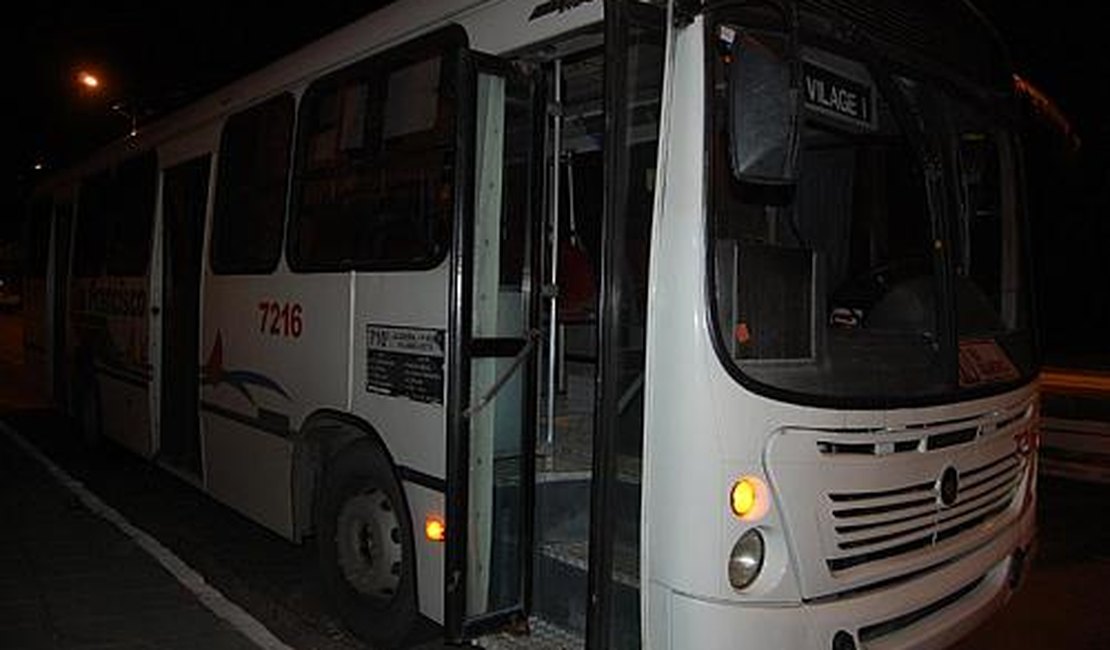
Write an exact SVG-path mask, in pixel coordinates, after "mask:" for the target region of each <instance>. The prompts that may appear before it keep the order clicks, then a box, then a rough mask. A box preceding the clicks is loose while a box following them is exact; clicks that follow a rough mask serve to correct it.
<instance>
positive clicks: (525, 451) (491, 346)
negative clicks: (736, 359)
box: [445, 53, 542, 639]
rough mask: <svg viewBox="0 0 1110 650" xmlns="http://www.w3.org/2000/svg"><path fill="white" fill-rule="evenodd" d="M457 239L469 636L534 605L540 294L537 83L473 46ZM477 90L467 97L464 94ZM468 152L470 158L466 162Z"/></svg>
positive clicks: (455, 400)
mask: <svg viewBox="0 0 1110 650" xmlns="http://www.w3.org/2000/svg"><path fill="white" fill-rule="evenodd" d="M464 66H465V68H466V73H467V74H464V75H463V77H462V78H463V80H464V81H463V83H462V84H461V86H462V87H463V88H467V89H469V91H470V92H469V98H464V99H462V100H461V103H460V105H461V107H462V108H461V110H460V114H461V117H462V119H461V124H462V128H461V129H460V134H461V136H460V137H462V138H466V139H468V140H469V142H468V143H467V145H468V146H464V147H460V149H461V150H462V151H468V152H470V155H469V156H466V157H464V159H463V160H460V164H459V170H458V178H460V179H462V180H461V181H460V182H461V183H462V188H463V189H462V191H460V192H459V193H458V196H459V197H460V199H459V201H460V204H461V206H462V207H461V209H459V210H458V214H459V215H460V218H459V221H458V223H456V228H455V232H456V233H457V234H456V237H455V242H454V279H453V286H452V292H453V294H454V299H453V300H452V303H451V304H452V306H453V313H452V314H451V320H452V331H453V348H452V355H451V356H452V359H453V360H454V363H453V364H452V369H451V388H450V390H449V407H448V408H449V411H448V413H449V415H448V421H449V431H450V433H449V436H448V446H447V453H448V506H447V521H448V522H449V525H448V537H447V556H446V576H447V577H446V582H447V584H446V616H445V623H446V626H445V627H446V632H447V636H448V638H451V639H462V638H465V637H472V636H474V635H476V634H480V633H481V632H482V631H483V630H485V629H491V628H495V627H501V626H503V625H505V624H506V623H508V622H510V621H512V620H514V619H519V617H521V616H522V615H523V614H524V612H526V611H527V609H528V606H527V599H528V596H529V591H530V586H529V585H530V577H531V576H530V571H531V554H530V552H529V549H530V547H531V534H532V520H531V517H530V513H531V501H532V490H533V485H534V479H533V476H534V462H535V460H534V456H533V454H532V451H533V436H534V431H535V421H536V409H535V400H534V399H533V398H532V396H534V395H535V392H536V384H535V378H536V373H537V355H536V354H535V352H536V350H537V349H538V343H539V337H538V335H537V314H538V297H539V296H538V293H539V292H538V290H537V287H538V285H537V281H538V277H537V273H536V272H535V269H534V262H535V257H536V255H535V253H536V246H535V244H534V242H535V239H536V237H537V232H536V231H537V230H538V227H537V224H538V220H537V219H536V218H535V215H534V213H533V209H534V206H536V205H538V200H537V197H538V196H539V194H538V191H539V190H538V187H537V185H538V183H537V174H536V165H535V162H534V161H535V160H536V158H541V159H542V154H539V153H538V151H539V148H540V146H542V145H540V144H539V143H538V142H537V138H536V133H537V130H536V124H535V115H536V96H537V94H536V84H535V83H534V81H533V79H532V78H531V77H530V76H529V75H526V74H524V73H523V72H521V71H520V70H517V69H516V68H514V67H512V66H511V65H509V64H507V63H506V62H503V61H500V60H498V59H495V58H493V57H488V56H484V55H480V54H477V53H467V54H466V55H465V57H464ZM466 94H467V93H464V97H465V95H466ZM465 158H468V159H465Z"/></svg>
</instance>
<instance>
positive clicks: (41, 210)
mask: <svg viewBox="0 0 1110 650" xmlns="http://www.w3.org/2000/svg"><path fill="white" fill-rule="evenodd" d="M53 208H54V206H53V203H51V201H50V199H49V198H45V199H37V200H36V201H35V202H34V203H32V204H31V219H30V221H29V222H28V223H27V258H26V259H27V264H26V269H25V270H26V273H27V277H29V278H45V277H46V267H47V263H48V261H49V256H50V215H51V212H52V211H53Z"/></svg>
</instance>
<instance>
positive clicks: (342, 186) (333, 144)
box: [289, 45, 455, 271]
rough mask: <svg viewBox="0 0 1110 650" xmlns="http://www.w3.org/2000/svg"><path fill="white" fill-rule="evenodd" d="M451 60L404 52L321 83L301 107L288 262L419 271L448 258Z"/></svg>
mask: <svg viewBox="0 0 1110 650" xmlns="http://www.w3.org/2000/svg"><path fill="white" fill-rule="evenodd" d="M449 61H450V59H449V58H448V57H447V56H446V55H445V53H444V52H443V47H442V46H440V47H439V48H438V49H436V48H429V47H428V46H415V47H414V46H411V45H410V46H402V49H400V50H397V51H394V52H390V53H386V54H384V55H380V56H378V57H374V58H371V59H368V60H365V61H361V62H359V63H356V64H354V65H353V66H351V67H349V68H347V69H344V70H341V71H339V72H337V73H335V74H333V75H331V76H329V77H326V78H324V79H321V80H319V81H318V82H316V83H315V84H313V85H312V87H311V88H309V90H308V92H307V93H306V95H305V99H304V101H303V102H302V104H301V117H300V127H299V135H298V147H297V152H298V153H297V166H296V171H295V175H294V178H295V181H294V187H295V193H294V200H293V205H294V208H293V216H292V219H291V222H290V242H289V263H290V266H291V267H292V268H294V269H295V270H298V271H345V270H352V269H355V270H390V269H421V268H431V267H433V266H435V265H437V264H438V263H439V262H440V261H441V260H442V259H443V257H444V256H445V254H446V252H447V247H448V243H449V240H450V222H451V215H452V212H453V210H452V206H453V199H454V190H453V184H452V180H453V177H454V156H455V146H454V145H455V143H454V138H455V126H454V105H453V84H454V79H453V75H451V74H450V72H449V71H450V70H451V69H452V66H451V65H450V64H449Z"/></svg>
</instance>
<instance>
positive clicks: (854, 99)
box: [709, 25, 1033, 404]
mask: <svg viewBox="0 0 1110 650" xmlns="http://www.w3.org/2000/svg"><path fill="white" fill-rule="evenodd" d="M722 29H725V30H728V31H723V32H722V34H727V35H728V36H729V37H730V38H732V37H733V36H732V34H731V33H729V32H733V31H737V30H741V28H740V27H737V26H735V25H729V26H727V27H725V26H722ZM722 51H723V50H722ZM711 60H712V61H713V62H712V65H713V66H714V67H715V70H713V77H712V78H713V80H714V86H713V87H714V97H713V98H712V99H713V102H714V105H713V111H712V112H713V119H712V120H711V125H712V127H711V128H712V129H713V133H712V136H711V140H710V142H711V143H712V147H711V152H710V157H711V160H710V169H711V170H712V179H711V195H710V196H711V201H710V210H711V217H710V224H709V225H710V236H711V242H710V255H711V259H710V261H709V262H710V268H711V275H710V282H711V298H712V300H713V302H714V305H713V309H714V310H715V316H716V318H715V322H716V325H717V334H718V341H719V343H720V348H721V349H722V350H723V351H724V352H725V354H726V356H727V357H728V361H729V363H730V364H731V365H732V366H733V367H734V368H735V369H736V370H738V371H739V372H740V373H741V376H742V378H744V379H749V380H754V382H755V383H756V384H757V385H763V386H766V387H770V388H772V389H777V390H779V391H787V392H789V393H792V394H796V395H797V394H800V395H801V396H802V397H803V399H806V398H808V401H822V402H827V401H833V402H836V403H837V404H840V403H844V401H845V400H846V401H847V402H852V401H858V400H867V401H876V400H877V401H881V402H884V403H892V402H903V401H920V400H933V401H939V400H940V399H942V398H944V397H945V396H947V395H951V394H952V393H954V392H958V391H960V390H961V389H962V388H981V387H984V386H987V387H990V386H999V385H1002V384H1009V383H1010V382H1013V381H1015V380H1019V379H1021V378H1023V377H1025V376H1028V375H1029V374H1030V373H1031V372H1032V371H1033V354H1032V337H1031V336H1030V335H1029V327H1028V318H1027V314H1028V304H1027V301H1026V295H1027V284H1026V283H1025V281H1024V273H1025V269H1024V264H1023V262H1024V258H1023V255H1022V251H1023V250H1024V248H1023V244H1022V240H1021V229H1020V228H1019V224H1020V220H1019V211H1018V209H1017V200H1016V198H1015V185H1014V182H1013V177H1014V174H1015V163H1014V147H1013V146H1012V143H1011V141H1010V138H1009V135H1008V134H1007V133H1006V132H1005V130H1003V129H1002V128H1001V127H1000V126H998V125H997V124H996V123H994V122H993V121H992V120H991V119H989V118H988V116H987V115H986V114H985V113H982V112H977V111H976V110H974V109H973V108H972V107H971V104H970V103H967V102H961V101H958V100H956V99H955V98H954V96H953V95H950V94H945V93H944V92H942V91H940V90H939V89H937V88H934V87H932V86H930V85H928V84H926V83H923V82H920V81H911V80H909V79H908V78H904V77H886V78H879V77H877V75H879V74H881V73H880V72H878V71H876V70H873V69H872V68H870V67H869V66H867V65H865V64H864V63H863V62H862V61H861V60H860V59H858V58H852V57H850V56H847V55H842V54H840V53H833V52H831V51H828V50H824V49H817V48H812V47H802V48H801V65H800V66H799V68H800V77H801V79H800V84H799V86H800V87H799V91H800V92H801V95H802V98H801V99H802V102H801V103H802V112H801V116H800V119H799V127H798V128H799V133H798V143H799V146H798V152H797V165H798V167H797V173H796V177H797V182H796V183H794V184H793V185H792V186H790V187H787V188H783V187H770V186H760V185H758V184H751V183H745V182H743V181H740V180H738V179H737V177H736V175H735V174H733V171H732V169H730V165H729V146H730V143H731V142H732V141H731V140H730V133H729V132H728V130H729V122H728V111H729V102H730V100H735V99H736V96H737V95H734V93H739V94H740V95H739V96H741V97H742V96H743V93H745V92H749V89H747V88H732V87H731V86H730V81H729V79H730V78H729V74H728V70H727V67H728V65H730V61H729V59H728V57H727V56H721V57H711ZM884 81H885V83H884ZM741 105H742V104H741ZM925 160H929V163H928V164H926V163H925V162H924V161H925ZM926 170H928V172H929V173H928V174H927V173H926Z"/></svg>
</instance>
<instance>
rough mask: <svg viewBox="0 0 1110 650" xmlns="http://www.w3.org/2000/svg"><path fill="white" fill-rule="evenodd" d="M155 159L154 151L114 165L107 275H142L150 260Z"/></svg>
mask: <svg viewBox="0 0 1110 650" xmlns="http://www.w3.org/2000/svg"><path fill="white" fill-rule="evenodd" d="M157 183H158V158H157V156H156V155H155V153H154V152H153V151H151V152H149V153H146V154H143V155H142V156H139V157H137V158H132V159H131V160H127V161H125V162H123V163H121V164H120V166H119V167H118V168H116V175H115V179H114V181H113V183H112V199H111V215H110V216H109V221H110V226H109V237H108V242H107V246H106V247H105V248H106V253H107V255H106V258H107V259H106V260H105V265H106V266H107V273H108V275H110V276H116V277H120V276H132V277H134V276H141V275H145V274H146V270H147V266H148V265H149V263H150V247H151V246H150V244H151V241H150V235H151V231H152V228H153V224H154V195H155V192H156V190H157Z"/></svg>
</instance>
